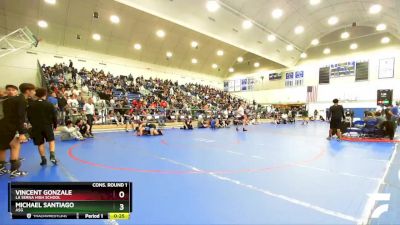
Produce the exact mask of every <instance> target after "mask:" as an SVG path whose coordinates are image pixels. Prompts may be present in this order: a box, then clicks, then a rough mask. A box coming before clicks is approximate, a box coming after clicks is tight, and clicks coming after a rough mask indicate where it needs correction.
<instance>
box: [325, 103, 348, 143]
mask: <svg viewBox="0 0 400 225" xmlns="http://www.w3.org/2000/svg"><path fill="white" fill-rule="evenodd" d="M328 115H329V117H328V119H329V120H330V121H331V122H330V129H329V136H328V138H327V139H328V140H331V139H332V135H333V133H334V132H335V133H336V135H337V137H338V140H340V139H341V138H342V133H341V131H340V127H341V125H342V119H343V120H344V119H345V116H344V109H343V106H341V105H339V100H338V99H336V98H335V99H333V106H331V107H330V108H329V113H328Z"/></svg>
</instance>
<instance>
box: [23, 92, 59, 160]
mask: <svg viewBox="0 0 400 225" xmlns="http://www.w3.org/2000/svg"><path fill="white" fill-rule="evenodd" d="M36 97H38V100H36V101H33V102H31V103H30V105H29V108H28V120H29V122H30V123H31V125H32V139H33V143H34V144H35V145H36V146H38V149H39V154H40V157H41V159H42V162H41V163H40V165H41V166H45V165H47V160H46V147H45V141H46V142H48V143H49V148H50V161H51V162H52V163H53V165H57V159H56V156H55V148H56V144H55V141H54V129H56V128H57V111H56V110H55V108H54V106H53V105H52V104H51V103H50V102H48V101H46V97H47V91H46V89H44V88H38V89H36Z"/></svg>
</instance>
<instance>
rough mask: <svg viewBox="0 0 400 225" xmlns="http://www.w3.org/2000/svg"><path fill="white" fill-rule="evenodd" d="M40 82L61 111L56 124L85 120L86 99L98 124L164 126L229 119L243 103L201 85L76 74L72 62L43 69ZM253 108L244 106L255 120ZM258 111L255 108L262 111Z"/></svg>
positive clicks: (93, 71)
mask: <svg viewBox="0 0 400 225" xmlns="http://www.w3.org/2000/svg"><path fill="white" fill-rule="evenodd" d="M42 71H43V78H44V80H45V81H46V85H47V86H48V89H49V90H50V93H52V94H51V96H52V99H51V102H52V103H53V104H54V105H55V107H56V108H57V109H58V111H59V118H60V121H59V122H60V123H63V124H64V123H65V121H66V120H72V121H75V120H76V119H78V118H82V117H81V116H82V115H84V114H85V112H83V106H84V105H85V103H86V102H87V100H88V98H89V97H92V98H93V101H94V103H95V105H96V110H95V122H94V123H95V124H96V123H115V124H117V125H120V124H123V123H125V122H127V121H129V120H130V119H129V118H130V117H132V116H141V117H143V118H148V116H152V117H153V118H158V120H159V122H160V123H163V122H164V121H165V120H182V121H183V120H184V118H187V117H191V118H196V119H197V118H198V116H199V115H203V116H204V117H207V116H208V117H209V118H213V117H218V116H220V117H221V116H226V115H233V114H234V111H235V109H237V108H238V106H239V104H240V102H241V101H242V100H241V99H239V98H237V97H234V96H232V95H231V94H229V93H227V92H224V91H222V90H218V89H215V88H212V87H210V86H205V85H200V84H193V83H188V84H179V83H178V82H177V81H172V80H162V79H159V78H151V77H150V78H144V77H143V76H137V77H134V76H132V75H131V74H130V75H128V76H124V75H119V76H115V75H113V74H111V73H110V72H108V73H106V72H104V71H103V70H96V69H91V70H88V69H86V68H82V69H80V70H77V69H76V68H75V67H74V66H73V62H72V61H70V63H69V65H67V64H65V63H61V64H55V65H53V66H47V65H43V66H42ZM256 108H257V105H256V103H255V102H253V104H248V105H247V108H246V113H247V114H248V115H253V116H255V112H256V110H255V109H256ZM260 108H261V107H259V109H260Z"/></svg>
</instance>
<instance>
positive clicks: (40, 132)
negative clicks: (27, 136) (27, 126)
mask: <svg viewBox="0 0 400 225" xmlns="http://www.w3.org/2000/svg"><path fill="white" fill-rule="evenodd" d="M32 139H33V143H34V144H35V145H41V144H44V142H45V141H46V142H50V141H54V131H53V129H52V128H51V127H46V128H41V129H32Z"/></svg>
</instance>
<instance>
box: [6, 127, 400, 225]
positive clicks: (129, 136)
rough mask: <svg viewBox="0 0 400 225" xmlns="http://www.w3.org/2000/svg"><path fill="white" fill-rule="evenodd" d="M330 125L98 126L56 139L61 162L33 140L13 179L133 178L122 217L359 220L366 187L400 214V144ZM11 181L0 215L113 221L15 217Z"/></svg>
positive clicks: (392, 213) (141, 220) (388, 220)
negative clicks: (352, 135) (143, 133)
mask: <svg viewBox="0 0 400 225" xmlns="http://www.w3.org/2000/svg"><path fill="white" fill-rule="evenodd" d="M327 129H328V125H327V124H325V123H320V122H315V123H311V124H309V125H308V126H302V125H301V124H296V125H278V126H276V125H272V124H263V125H257V126H251V127H249V131H248V132H246V133H243V132H236V131H235V130H234V128H230V129H219V130H215V131H212V130H209V129H203V130H201V129H200V130H199V129H195V130H193V131H183V130H178V129H169V130H166V131H165V135H164V136H160V137H136V136H133V133H132V132H129V133H125V132H109V133H98V134H97V135H96V138H95V139H88V140H86V141H84V142H57V155H58V157H59V159H60V160H61V163H60V165H59V166H58V167H52V166H47V167H45V168H41V167H40V166H39V156H38V154H37V152H36V150H35V148H34V146H33V145H32V143H29V144H26V145H24V146H23V153H22V155H23V157H26V159H27V160H26V161H24V162H23V169H24V170H27V171H29V172H30V175H29V176H27V177H24V178H18V179H16V181H17V180H18V181H132V182H133V184H134V189H133V195H134V197H133V213H132V215H131V216H132V218H131V220H130V221H117V223H118V224H357V223H358V222H359V221H360V220H361V219H362V218H364V219H365V216H366V215H367V216H368V213H365V212H366V209H372V208H373V207H375V206H374V204H372V203H371V202H369V203H368V199H369V198H370V196H369V195H368V194H372V193H376V192H377V191H378V189H379V191H381V192H385V193H386V192H387V193H391V200H390V202H386V203H389V211H388V212H386V213H384V214H383V215H382V216H381V217H380V219H377V220H372V221H371V222H372V224H399V222H398V221H400V213H399V204H400V203H399V202H400V201H399V199H400V194H399V193H400V189H399V187H400V185H399V176H398V171H399V167H400V159H399V157H398V156H399V155H398V154H397V155H395V154H393V153H394V150H395V148H396V146H395V145H394V144H391V143H353V142H344V141H343V142H337V141H335V140H332V141H327V140H326V139H325V137H326V133H327ZM397 151H398V150H397ZM389 164H391V167H390V168H389V169H387V166H388V165H389ZM384 176H385V179H383V177H384ZM8 181H9V179H8V177H5V176H3V177H0V191H1V193H0V224H4V225H8V224H116V223H115V222H113V221H108V220H107V221H106V220H105V221H101V222H100V221H87V220H74V221H71V220H68V221H57V222H55V221H45V220H29V221H28V220H14V221H12V220H11V219H10V218H9V215H8V213H7V193H6V190H7V189H6V185H7V182H8Z"/></svg>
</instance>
